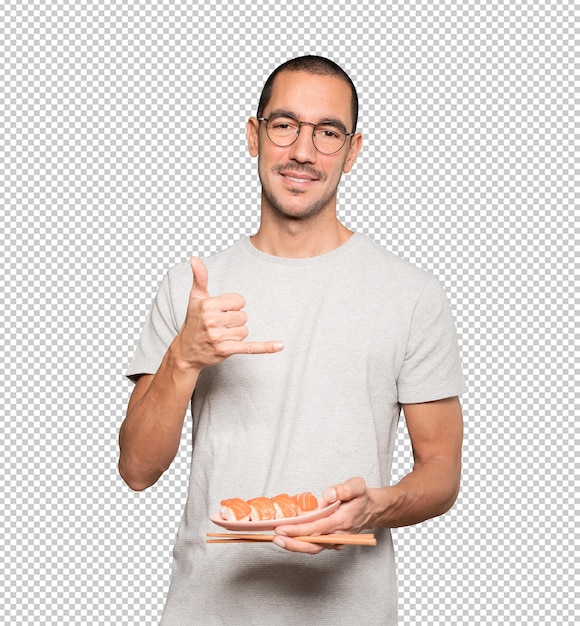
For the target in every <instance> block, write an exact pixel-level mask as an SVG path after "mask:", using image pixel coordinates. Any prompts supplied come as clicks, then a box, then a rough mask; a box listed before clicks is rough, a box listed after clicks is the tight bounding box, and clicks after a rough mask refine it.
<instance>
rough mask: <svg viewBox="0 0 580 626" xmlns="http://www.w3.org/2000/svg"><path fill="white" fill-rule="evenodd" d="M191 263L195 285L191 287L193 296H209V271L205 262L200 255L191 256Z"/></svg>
mask: <svg viewBox="0 0 580 626" xmlns="http://www.w3.org/2000/svg"><path fill="white" fill-rule="evenodd" d="M189 265H190V267H191V271H192V272H193V285H192V287H191V297H193V298H207V297H208V296H209V293H208V291H207V282H208V272H207V267H206V266H205V264H204V262H203V261H202V260H201V259H200V258H199V257H195V256H193V257H191V259H189Z"/></svg>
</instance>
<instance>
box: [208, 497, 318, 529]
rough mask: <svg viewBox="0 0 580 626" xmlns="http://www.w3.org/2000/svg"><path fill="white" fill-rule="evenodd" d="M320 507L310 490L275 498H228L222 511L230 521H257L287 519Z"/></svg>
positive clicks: (223, 501) (223, 515) (222, 502)
mask: <svg viewBox="0 0 580 626" xmlns="http://www.w3.org/2000/svg"><path fill="white" fill-rule="evenodd" d="M316 509H318V499H317V498H316V496H315V495H314V494H312V493H310V491H303V492H302V493H297V494H296V495H294V496H289V495H288V494H287V493H280V494H278V495H277V496H274V497H273V498H266V497H265V496H259V497H257V498H251V499H250V500H242V498H228V499H227V500H222V501H221V509H220V513H221V516H222V518H223V519H224V520H227V521H229V522H257V521H263V520H273V519H287V518H289V517H298V516H299V515H304V514H305V513H311V512H312V511H316Z"/></svg>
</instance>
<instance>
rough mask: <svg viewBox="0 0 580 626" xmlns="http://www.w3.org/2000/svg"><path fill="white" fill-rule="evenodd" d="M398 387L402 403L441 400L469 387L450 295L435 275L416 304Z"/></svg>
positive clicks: (399, 398)
mask: <svg viewBox="0 0 580 626" xmlns="http://www.w3.org/2000/svg"><path fill="white" fill-rule="evenodd" d="M397 389H398V400H399V402H400V403H401V404H411V403H416V402H431V401H433V400H441V399H442V398H449V397H452V396H457V395H459V394H461V393H463V392H465V390H466V387H465V381H464V378H463V372H462V369H461V362H460V357H459V346H458V342H457V333H456V330H455V322H454V320H453V315H452V313H451V308H450V306H449V301H448V300H447V296H446V295H445V292H444V291H443V288H442V286H441V284H440V283H439V281H438V280H437V279H436V278H435V277H434V276H432V277H430V279H429V280H428V281H427V283H426V285H425V287H424V288H423V290H422V292H421V294H420V296H419V298H418V300H417V302H416V304H415V307H414V311H413V315H412V319H411V325H410V331H409V337H408V340H407V349H406V352H405V358H404V361H403V365H402V367H401V370H400V372H399V377H398V380H397Z"/></svg>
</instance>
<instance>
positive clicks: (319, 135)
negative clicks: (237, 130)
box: [258, 115, 354, 154]
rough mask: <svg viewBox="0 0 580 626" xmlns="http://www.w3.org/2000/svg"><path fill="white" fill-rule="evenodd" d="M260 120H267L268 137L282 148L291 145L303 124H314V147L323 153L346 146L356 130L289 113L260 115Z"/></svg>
mask: <svg viewBox="0 0 580 626" xmlns="http://www.w3.org/2000/svg"><path fill="white" fill-rule="evenodd" d="M258 120H259V121H260V122H266V133H267V135H268V139H270V141H271V142H272V143H273V144H275V145H276V146H280V147H281V148H284V147H287V146H291V145H292V144H293V143H294V142H295V141H296V140H297V139H298V136H299V135H300V130H301V129H302V126H303V124H306V125H308V126H312V142H313V143H314V147H315V148H316V149H317V150H318V152H321V153H322V154H335V153H336V152H338V151H339V150H340V149H341V148H342V146H344V144H345V142H346V138H347V137H352V135H354V132H352V133H347V132H346V130H345V129H344V128H343V127H342V126H340V125H338V124H337V123H336V122H330V121H326V122H319V123H318V124H314V123H312V122H300V121H298V120H297V119H296V118H295V117H291V116H289V115H273V116H272V117H259V118H258Z"/></svg>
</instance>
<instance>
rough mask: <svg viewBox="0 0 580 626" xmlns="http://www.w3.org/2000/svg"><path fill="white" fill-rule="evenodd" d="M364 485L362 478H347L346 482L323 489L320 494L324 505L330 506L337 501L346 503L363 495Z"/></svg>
mask: <svg viewBox="0 0 580 626" xmlns="http://www.w3.org/2000/svg"><path fill="white" fill-rule="evenodd" d="M365 490H366V483H365V481H364V479H363V478H360V477H358V476H357V477H355V478H349V479H348V480H347V481H346V482H344V483H340V484H338V485H334V486H332V487H329V488H328V489H325V490H324V492H323V494H322V500H323V501H324V502H323V503H324V504H332V503H333V502H336V501H337V500H340V501H341V502H348V501H349V500H352V499H353V498H356V497H358V496H361V495H363V494H364V493H365Z"/></svg>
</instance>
